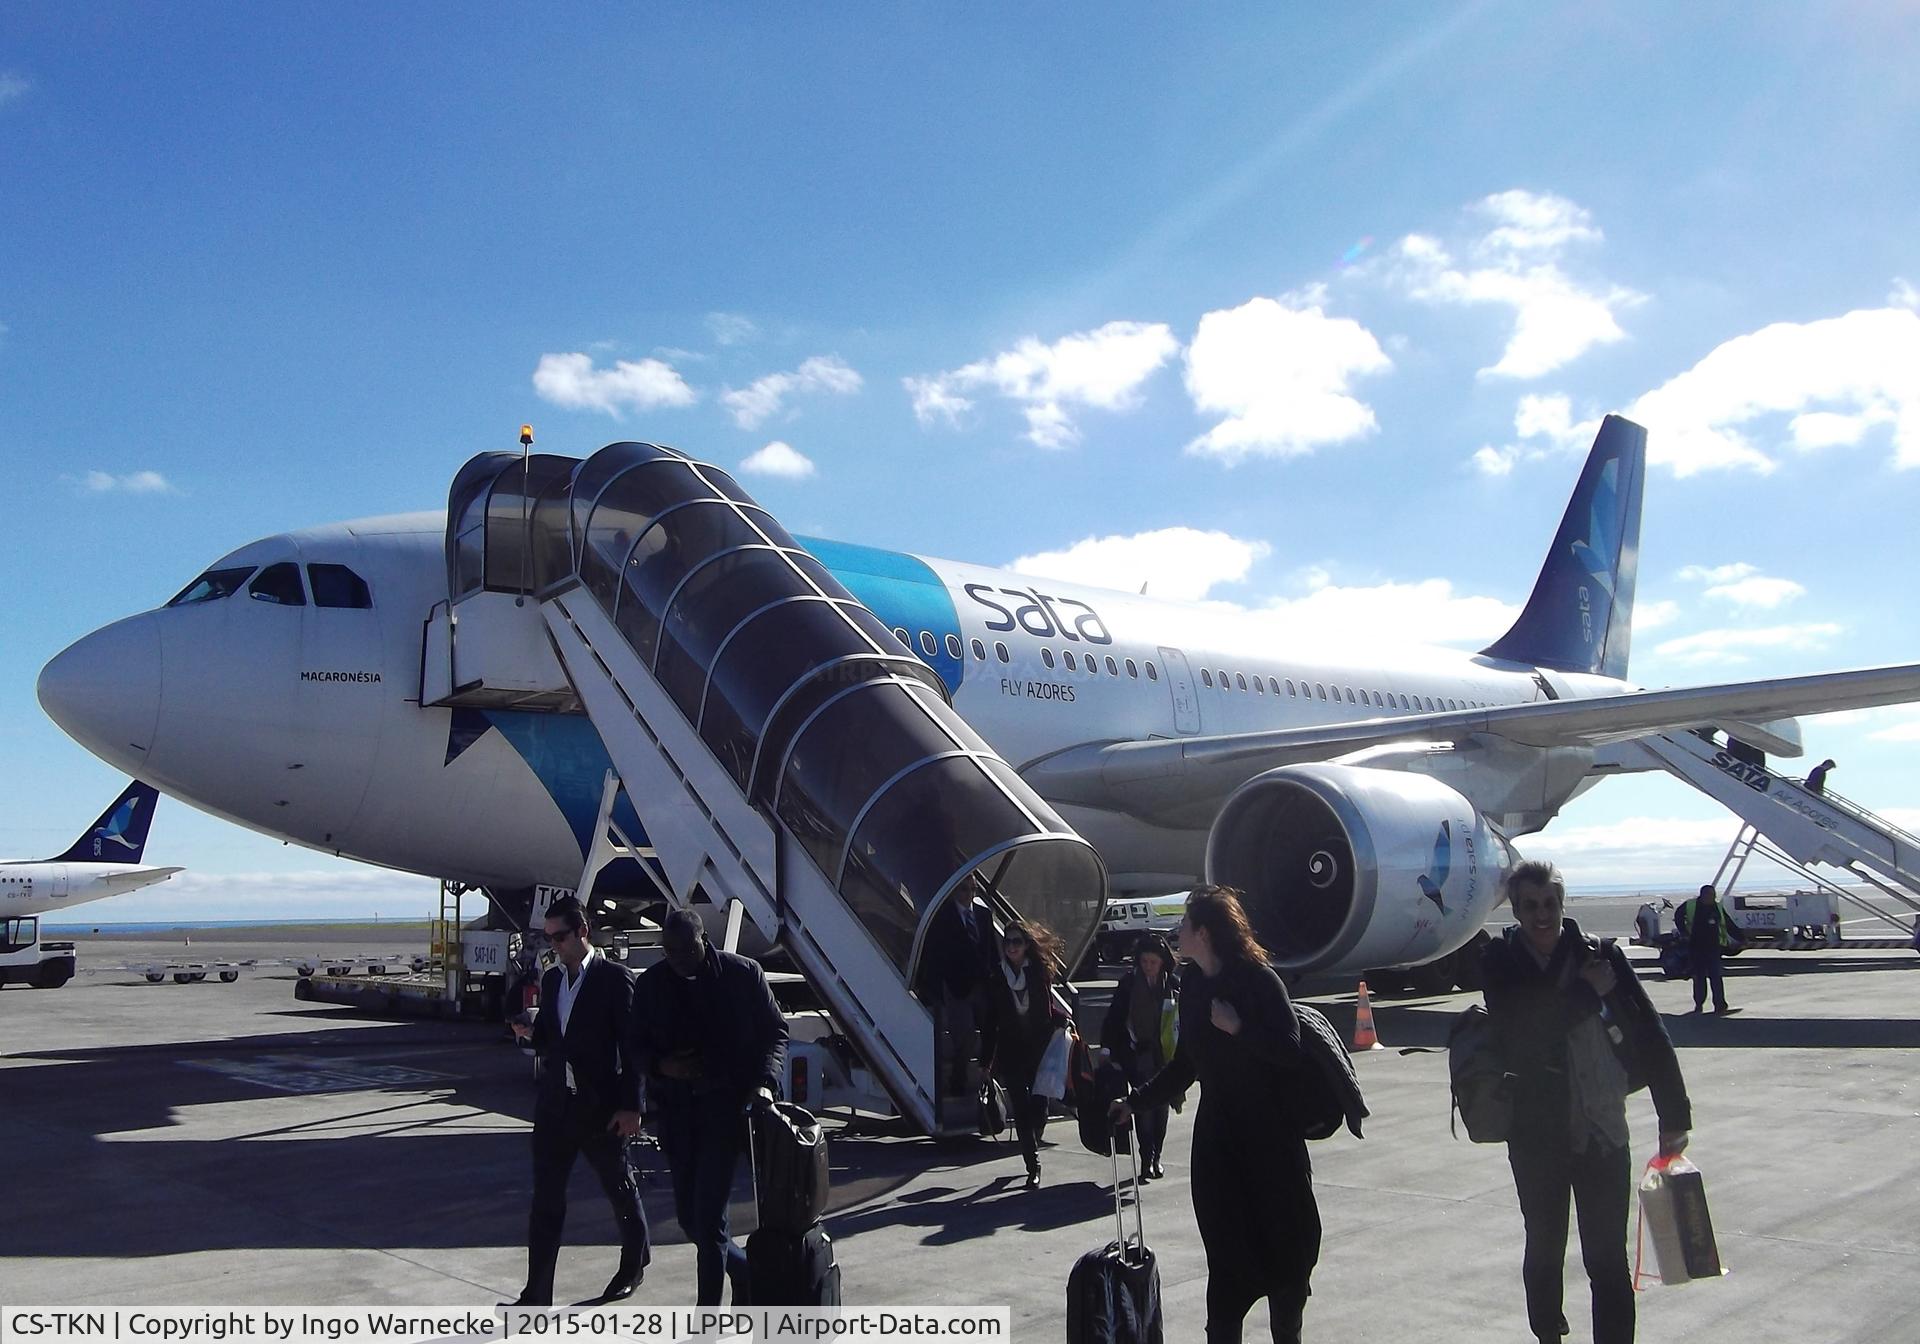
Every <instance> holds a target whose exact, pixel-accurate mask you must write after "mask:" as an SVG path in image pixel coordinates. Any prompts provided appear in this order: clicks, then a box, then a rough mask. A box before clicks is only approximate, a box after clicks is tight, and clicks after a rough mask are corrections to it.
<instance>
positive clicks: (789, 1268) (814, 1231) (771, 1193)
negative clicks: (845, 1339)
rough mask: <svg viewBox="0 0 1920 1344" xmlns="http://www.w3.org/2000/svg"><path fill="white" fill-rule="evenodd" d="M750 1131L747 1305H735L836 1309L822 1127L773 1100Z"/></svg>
mask: <svg viewBox="0 0 1920 1344" xmlns="http://www.w3.org/2000/svg"><path fill="white" fill-rule="evenodd" d="M751 1125H752V1128H751V1132H750V1135H749V1141H748V1144H747V1156H748V1163H749V1168H750V1170H751V1171H752V1173H753V1207H754V1210H755V1213H756V1215H757V1219H758V1225H757V1226H756V1227H755V1228H754V1230H753V1233H752V1235H750V1236H749V1237H748V1238H747V1245H746V1252H747V1282H746V1300H745V1301H744V1302H741V1301H740V1300H739V1299H738V1298H736V1299H735V1304H736V1305H743V1306H755V1307H837V1306H839V1305H840V1265H839V1262H838V1261H837V1260H836V1259H835V1258H834V1254H833V1238H832V1237H830V1236H828V1235H827V1229H826V1228H824V1227H822V1226H820V1214H821V1212H822V1211H823V1210H824V1209H825V1208H826V1203H827V1140H826V1135H825V1134H824V1133H822V1131H821V1129H820V1122H819V1121H818V1120H816V1119H814V1117H813V1115H812V1114H811V1113H810V1112H808V1111H806V1110H804V1109H803V1108H801V1107H799V1106H792V1105H788V1104H786V1103H784V1102H774V1103H771V1104H768V1105H764V1106H756V1107H755V1108H754V1111H753V1118H752V1121H751ZM783 1184H784V1188H782V1186H783ZM769 1214H772V1215H773V1217H772V1218H769V1217H768V1215H769ZM802 1218H804V1219H805V1221H804V1222H800V1221H798V1220H800V1219H802Z"/></svg>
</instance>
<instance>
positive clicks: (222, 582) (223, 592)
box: [167, 565, 253, 607]
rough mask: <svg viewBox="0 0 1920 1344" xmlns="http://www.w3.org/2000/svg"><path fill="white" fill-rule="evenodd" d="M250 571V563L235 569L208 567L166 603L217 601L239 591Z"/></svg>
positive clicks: (189, 604) (185, 605)
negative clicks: (208, 568)
mask: <svg viewBox="0 0 1920 1344" xmlns="http://www.w3.org/2000/svg"><path fill="white" fill-rule="evenodd" d="M251 573H253V566H252V565H241V566H239V567H238V568H235V569H210V570H208V571H207V572H206V573H205V574H202V575H201V576H200V577H199V578H197V579H195V580H194V581H193V582H192V583H190V584H188V585H187V586H186V587H185V588H182V589H181V590H180V591H179V592H178V593H175V594H174V596H173V600H172V601H171V602H169V603H167V605H168V606H170V607H187V606H192V605H193V604H194V603H195V602H218V601H219V600H220V599H221V598H223V597H228V596H231V595H232V594H233V593H235V592H237V591H239V588H240V585H241V584H243V583H245V582H246V581H247V575H249V574H251Z"/></svg>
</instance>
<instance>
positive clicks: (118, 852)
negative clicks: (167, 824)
mask: <svg viewBox="0 0 1920 1344" xmlns="http://www.w3.org/2000/svg"><path fill="white" fill-rule="evenodd" d="M159 796H160V793H159V791H158V790H157V789H155V788H154V787H153V785H151V784H142V783H141V782H140V781H139V780H137V779H136V780H134V781H133V783H131V784H129V785H127V787H126V791H125V792H123V793H122V794H121V795H120V796H119V797H118V798H116V799H114V800H113V805H112V806H111V807H109V808H108V809H107V810H106V811H105V812H102V813H101V814H100V818H99V820H97V821H95V822H94V823H93V825H92V826H90V827H88V828H87V832H86V834H85V835H82V836H81V837H80V838H79V839H78V840H75V841H74V842H73V845H72V847H71V848H69V849H68V850H67V852H66V853H64V854H58V855H55V856H54V857H53V858H52V859H50V860H48V862H51V863H138V862H140V856H141V855H142V854H144V853H145V852H146V849H147V827H149V826H151V825H152V824H153V805H154V801H155V800H156V799H158V798H159Z"/></svg>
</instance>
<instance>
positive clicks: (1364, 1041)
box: [1353, 980, 1382, 1052]
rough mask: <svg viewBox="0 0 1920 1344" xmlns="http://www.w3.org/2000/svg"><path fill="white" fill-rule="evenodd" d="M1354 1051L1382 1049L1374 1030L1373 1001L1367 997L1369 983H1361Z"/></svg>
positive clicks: (1356, 1006)
mask: <svg viewBox="0 0 1920 1344" xmlns="http://www.w3.org/2000/svg"><path fill="white" fill-rule="evenodd" d="M1353 1048H1354V1050H1355V1051H1356V1052H1357V1051H1361V1050H1379V1049H1381V1048H1382V1047H1381V1045H1380V1037H1379V1035H1378V1034H1377V1033H1375V1031H1374V1029H1373V1000H1372V999H1370V998H1368V997H1367V982H1366V981H1365V980H1362V981H1361V982H1360V1002H1359V1003H1358V1004H1356V1005H1355V1006H1354V1010H1353Z"/></svg>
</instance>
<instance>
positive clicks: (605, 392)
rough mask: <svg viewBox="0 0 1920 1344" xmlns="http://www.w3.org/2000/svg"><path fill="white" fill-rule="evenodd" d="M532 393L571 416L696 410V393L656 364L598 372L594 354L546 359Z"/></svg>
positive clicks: (625, 364)
mask: <svg viewBox="0 0 1920 1344" xmlns="http://www.w3.org/2000/svg"><path fill="white" fill-rule="evenodd" d="M533 390H534V391H535V392H537V393H538V394H539V395H540V397H541V399H542V400H544V401H550V402H552V403H553V404H554V405H555V406H560V407H564V408H565V409H567V410H570V411H605V412H606V413H607V414H608V415H611V416H613V417H614V418H615V419H618V418H619V416H620V413H621V411H622V410H635V411H648V410H652V409H654V408H655V407H659V406H691V405H692V404H693V403H694V401H695V400H696V394H695V392H694V390H693V389H692V388H690V387H688V386H687V384H686V381H685V380H684V379H683V378H681V377H680V375H679V374H678V373H676V372H674V370H673V366H672V365H670V364H663V363H661V362H660V361H659V360H657V359H638V360H633V359H622V360H618V361H616V362H615V363H614V366H613V367H612V368H610V369H596V368H594V367H593V357H592V356H591V355H583V354H570V355H542V356H540V363H539V365H538V367H536V368H535V369H534V371H533Z"/></svg>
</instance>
